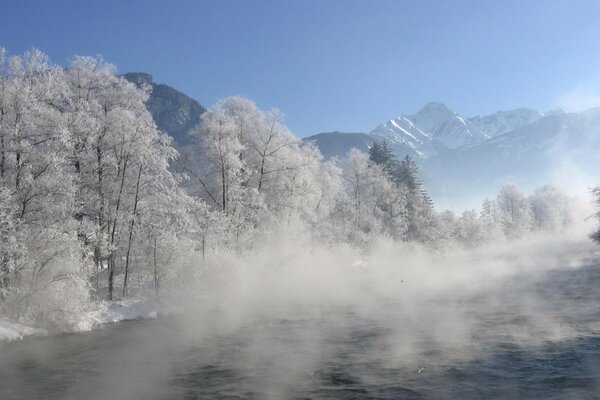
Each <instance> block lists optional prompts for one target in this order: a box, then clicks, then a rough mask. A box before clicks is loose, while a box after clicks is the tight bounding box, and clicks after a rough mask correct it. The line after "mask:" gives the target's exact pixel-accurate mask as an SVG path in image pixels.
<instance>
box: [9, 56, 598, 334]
mask: <svg viewBox="0 0 600 400" xmlns="http://www.w3.org/2000/svg"><path fill="white" fill-rule="evenodd" d="M148 96H149V88H148V87H143V86H142V87H141V88H140V87H136V85H134V84H133V83H131V82H128V81H127V80H125V79H124V78H122V77H121V76H119V75H118V74H117V72H116V68H115V66H113V65H111V64H109V63H106V62H104V61H103V60H102V59H101V58H99V57H84V56H76V57H73V58H72V59H71V60H70V61H69V63H68V65H67V66H66V67H61V66H58V65H54V64H52V63H51V62H50V60H49V59H48V57H47V56H46V55H45V54H44V53H42V52H41V51H39V50H35V49H34V50H31V51H29V52H26V53H25V54H23V55H21V56H11V57H8V56H7V55H6V52H5V51H4V50H0V314H3V315H5V316H6V317H8V318H9V319H11V320H13V321H19V322H23V323H27V324H32V325H36V326H44V327H48V328H50V329H57V330H78V329H84V328H85V326H86V325H85V324H86V321H85V315H86V313H87V312H88V311H89V310H90V309H93V308H94V307H96V306H97V305H98V304H100V303H104V302H107V301H115V300H119V299H123V298H131V297H143V296H149V297H151V298H153V299H155V301H156V302H159V301H161V300H162V296H163V295H164V294H165V293H171V294H173V293H175V294H179V293H184V292H185V291H191V290H193V289H192V288H197V286H195V285H194V284H193V282H196V281H198V280H202V279H203V271H205V270H206V269H207V268H218V265H219V264H220V263H221V262H223V260H226V259H227V258H228V257H230V256H231V255H238V256H241V257H243V255H244V254H251V253H252V252H253V251H255V250H256V249H257V248H260V249H264V248H268V245H269V240H270V238H272V237H273V236H274V235H276V236H279V237H286V238H290V239H291V240H293V239H294V238H300V237H302V238H308V243H310V248H309V249H307V251H311V249H316V248H322V247H325V248H327V247H328V246H335V245H338V244H344V245H348V246H352V247H354V248H357V249H367V248H368V247H369V246H370V245H372V244H373V243H374V242H376V241H377V240H379V239H381V238H385V239H386V240H389V241H391V242H393V243H397V244H398V245H399V246H400V245H401V244H406V243H409V244H415V245H417V246H422V247H423V248H425V249H428V251H431V252H434V253H435V252H442V251H444V249H447V248H474V247H478V246H482V245H485V244H487V243H493V242H499V241H500V242H511V241H516V240H520V239H522V238H524V237H527V236H530V235H535V234H537V233H538V232H543V233H545V234H551V235H552V234H559V233H561V232H563V231H564V230H565V229H567V228H568V227H569V225H570V224H571V222H572V220H573V218H572V209H573V204H572V203H573V199H572V198H571V197H569V196H567V195H566V194H565V193H563V192H562V191H561V190H560V189H558V188H556V187H554V186H551V185H546V186H543V187H541V188H539V189H537V190H536V191H535V192H533V193H531V194H529V195H528V194H525V193H523V192H522V191H521V190H520V189H519V188H518V187H516V186H514V185H510V184H509V185H505V186H503V187H502V188H501V190H500V191H499V193H497V195H494V194H490V197H489V198H488V199H486V200H485V201H484V202H483V204H482V205H481V209H480V210H467V211H464V212H462V213H461V214H459V215H457V214H456V213H455V212H453V211H449V210H437V209H436V208H435V206H434V204H433V201H432V200H431V198H430V197H429V196H428V194H427V190H426V187H425V185H424V183H423V179H422V177H421V174H420V171H419V168H418V165H417V163H416V162H415V160H413V159H411V158H410V157H409V156H406V157H404V158H401V159H398V158H397V157H396V156H395V155H394V154H393V153H392V152H391V150H390V147H389V146H388V144H387V143H385V142H381V143H376V144H374V145H373V146H372V147H371V148H370V150H369V153H368V154H366V153H363V152H360V151H358V150H356V149H353V150H351V151H350V152H349V153H348V154H347V155H346V156H345V157H344V158H341V159H338V158H334V159H332V160H325V159H324V158H323V156H322V155H321V154H320V152H319V150H318V149H317V148H316V146H314V145H313V144H312V143H310V142H303V141H302V140H301V139H300V138H298V137H296V136H295V135H294V134H293V133H292V132H291V131H290V130H289V129H288V128H287V127H286V126H285V125H284V116H283V113H282V112H281V111H279V110H277V109H272V110H261V109H260V108H259V107H257V105H256V104H255V103H254V102H253V101H252V100H250V99H248V98H245V97H241V96H233V97H226V98H223V99H221V100H219V101H218V102H217V103H216V104H215V105H214V106H213V107H211V108H209V109H208V110H207V111H206V112H205V113H204V114H203V115H202V118H201V121H200V123H199V125H198V126H197V127H196V128H195V129H194V130H193V131H192V138H191V141H192V143H193V144H192V145H190V146H188V147H186V148H185V149H184V150H182V151H178V150H177V149H176V148H175V147H174V146H173V145H172V143H171V138H170V137H169V136H167V135H166V134H165V133H163V132H160V131H159V130H158V129H157V127H156V125H155V123H154V121H153V119H152V116H151V114H150V113H149V111H148V110H147V109H146V106H145V101H146V100H147V99H148ZM596 237H597V236H596Z"/></svg>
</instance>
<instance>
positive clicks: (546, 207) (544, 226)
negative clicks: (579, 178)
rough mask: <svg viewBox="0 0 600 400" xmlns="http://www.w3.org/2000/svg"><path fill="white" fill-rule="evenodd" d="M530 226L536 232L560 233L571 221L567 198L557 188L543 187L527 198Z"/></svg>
mask: <svg viewBox="0 0 600 400" xmlns="http://www.w3.org/2000/svg"><path fill="white" fill-rule="evenodd" d="M529 204H530V207H531V216H532V225H533V228H534V229H536V230H542V231H548V232H555V233H557V232H560V231H562V230H563V229H564V228H565V227H566V226H567V225H568V224H569V222H570V221H571V217H570V210H569V198H568V197H567V195H565V194H564V193H563V192H562V191H560V190H559V189H558V188H557V187H555V186H552V185H545V186H543V187H541V188H539V189H537V190H536V191H535V192H534V193H533V194H532V195H531V196H529Z"/></svg>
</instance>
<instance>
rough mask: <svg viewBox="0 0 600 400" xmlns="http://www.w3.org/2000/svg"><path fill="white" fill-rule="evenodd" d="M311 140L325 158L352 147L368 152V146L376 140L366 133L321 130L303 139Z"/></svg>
mask: <svg viewBox="0 0 600 400" xmlns="http://www.w3.org/2000/svg"><path fill="white" fill-rule="evenodd" d="M303 140H304V141H307V142H308V141H310V142H313V143H314V144H315V145H316V146H317V147H318V148H319V150H320V151H321V154H323V156H324V157H325V158H332V157H335V156H343V155H345V154H347V153H348V152H349V151H350V150H351V149H352V148H353V147H356V148H357V149H358V150H361V151H363V152H365V153H366V152H368V151H369V147H371V145H372V144H373V142H374V141H375V140H376V138H374V137H373V136H371V135H367V134H366V133H346V132H337V131H336V132H323V133H318V134H316V135H313V136H309V137H306V138H304V139H303Z"/></svg>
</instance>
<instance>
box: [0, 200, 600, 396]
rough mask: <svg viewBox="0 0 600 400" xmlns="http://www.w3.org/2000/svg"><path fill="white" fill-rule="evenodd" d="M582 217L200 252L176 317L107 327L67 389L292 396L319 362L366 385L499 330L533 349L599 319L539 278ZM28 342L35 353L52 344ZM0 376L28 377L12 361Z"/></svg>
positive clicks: (277, 237) (478, 350)
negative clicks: (559, 225)
mask: <svg viewBox="0 0 600 400" xmlns="http://www.w3.org/2000/svg"><path fill="white" fill-rule="evenodd" d="M586 212H587V210H585V211H583V213H586ZM574 219H576V220H577V221H581V220H582V218H581V215H575V216H574ZM590 229H591V227H590V226H582V225H578V226H577V227H576V228H574V229H572V230H571V231H570V232H567V233H565V234H563V235H560V236H535V237H530V238H528V239H526V240H522V241H510V242H507V241H502V242H496V243H492V244H489V245H486V246H483V247H479V248H476V249H462V248H447V249H444V250H435V251H434V250H431V249H428V248H425V247H421V246H417V245H414V244H407V243H397V242H393V241H390V240H386V239H380V240H377V241H375V242H374V243H372V245H370V246H369V247H368V248H366V249H358V248H353V247H351V246H349V245H341V244H340V245H322V244H320V243H317V242H316V241H314V240H311V239H310V237H309V236H306V235H303V234H301V233H298V232H297V233H295V234H294V235H291V234H289V233H288V234H283V233H281V232H279V234H273V235H272V236H270V237H265V238H264V242H263V245H262V246H259V247H258V249H255V250H253V251H251V252H246V253H244V254H242V255H234V254H229V253H220V254H216V253H215V254H209V256H208V258H207V259H206V260H205V261H204V262H203V261H200V260H198V261H195V262H194V263H193V268H195V269H194V270H193V271H192V273H193V275H195V279H196V280H197V284H195V285H194V287H193V289H189V288H188V289H186V290H184V289H180V290H178V291H177V293H176V294H177V296H180V295H181V294H182V293H185V294H186V296H189V297H188V298H186V302H187V303H188V306H187V307H186V310H185V315H184V317H177V318H165V319H164V320H159V321H156V322H154V323H152V325H149V327H148V329H137V330H135V329H132V330H131V331H129V330H127V331H125V332H121V333H120V337H119V338H115V339H114V342H112V341H111V339H112V338H111V337H110V336H109V337H106V338H105V339H106V341H107V342H106V346H104V348H105V350H103V352H102V354H101V355H96V358H98V359H99V360H100V361H99V362H96V363H95V364H94V365H93V366H92V367H90V368H92V372H91V373H90V375H89V376H88V377H86V378H85V379H80V380H78V381H77V382H72V383H71V384H70V385H69V388H68V389H67V390H66V394H64V397H65V398H81V397H82V396H86V398H88V399H96V398H97V399H104V398H120V399H134V398H136V399H137V398H176V397H177V396H175V397H173V396H174V395H173V392H172V391H171V390H172V389H165V388H172V387H173V386H174V385H175V386H177V385H179V384H181V382H183V381H182V380H185V379H188V378H189V377H190V376H192V377H195V378H194V379H200V377H204V376H212V375H211V374H212V373H214V380H216V381H213V382H212V383H211V385H212V386H211V385H208V384H207V385H205V386H206V388H205V389H206V390H208V392H204V394H206V395H207V396H208V397H210V396H211V393H212V396H215V397H219V396H222V395H224V394H226V393H230V394H231V395H237V396H241V397H256V398H273V399H276V398H289V397H291V396H292V394H293V393H305V392H309V391H310V390H311V388H312V387H314V386H315V385H317V386H318V385H319V382H320V381H321V380H322V374H323V371H324V370H325V369H326V367H325V366H328V365H329V366H332V365H338V366H340V368H346V369H347V370H349V371H351V372H352V373H354V374H355V375H356V376H360V379H361V380H362V382H364V383H365V384H370V385H374V386H377V385H381V384H382V383H381V382H382V379H384V378H383V376H384V375H385V374H386V373H388V372H386V371H394V372H393V374H396V375H393V376H395V377H396V376H397V377H396V378H393V379H409V380H410V379H417V378H414V377H419V376H421V375H422V374H426V373H428V372H429V371H432V370H435V369H436V368H440V366H443V365H448V364H450V363H454V362H464V361H468V360H470V359H473V358H475V357H486V355H487V354H488V353H490V352H491V351H493V348H494V346H498V344H499V343H510V344H511V346H516V347H518V348H536V347H538V346H541V345H544V344H547V343H549V342H561V341H565V340H570V339H573V338H576V337H578V336H579V335H587V334H590V333H599V332H600V325H599V322H598V321H597V320H590V319H585V318H582V319H577V315H578V313H585V312H586V311H589V309H591V308H593V307H596V306H597V304H595V303H594V302H586V301H581V302H578V303H577V304H574V303H573V302H570V301H564V299H562V298H560V296H559V297H556V296H554V291H555V289H556V288H554V287H552V286H551V285H552V280H548V279H547V276H548V274H552V273H553V271H561V272H564V271H565V269H571V268H572V269H576V268H578V267H581V266H586V265H591V264H592V263H593V260H594V257H596V255H597V251H596V249H595V247H594V245H593V244H592V243H591V241H589V239H587V237H586V234H587V232H589V231H590ZM190 281H191V280H190ZM563 289H564V288H563ZM558 292H559V290H556V293H558ZM82 336H83V337H85V335H82ZM56 340H59V339H56ZM82 340H85V339H82ZM29 351H31V357H32V358H33V359H36V358H37V359H38V362H40V360H51V359H52V358H53V357H55V356H56V355H57V354H56V351H57V350H55V351H53V350H52V349H48V348H47V347H46V346H44V345H43V346H42V347H41V348H39V349H38V348H35V347H32V348H30V350H29ZM199 365H201V366H200V367H199ZM327 368H329V367H327ZM332 368H334V367H332ZM335 368H337V367H335ZM6 371H7V370H5V372H4V374H8V373H7V372H6ZM214 371H217V372H214ZM399 371H400V372H399ZM400 376H402V378H399V377H400ZM184 377H185V378H184ZM3 378H10V379H11V381H12V382H13V383H12V385H15V387H19V386H22V385H24V384H26V382H19V379H20V378H19V374H18V373H17V372H16V371H14V373H12V374H10V375H5V376H3ZM202 379H204V378H202ZM386 379H387V378H386ZM174 382H175V383H174ZM213 387H215V388H217V389H214V390H215V392H210V390H213V389H210V388H213ZM209 389H210V390H209ZM182 396H183V394H182ZM34 397H35V396H33V397H32V398H34Z"/></svg>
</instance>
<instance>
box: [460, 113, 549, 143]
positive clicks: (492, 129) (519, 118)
mask: <svg viewBox="0 0 600 400" xmlns="http://www.w3.org/2000/svg"><path fill="white" fill-rule="evenodd" d="M550 114H560V112H559V111H555V112H551V113H546V115H550ZM543 116H544V114H542V113H541V112H539V111H537V110H532V109H530V108H518V109H516V110H510V111H498V112H495V113H494V114H491V115H486V116H483V117H480V116H476V117H473V118H469V119H467V120H466V123H467V127H468V128H469V130H470V131H471V132H473V133H474V134H477V135H482V136H483V137H485V138H486V139H489V138H493V137H494V136H498V135H501V134H503V133H506V132H510V131H512V130H514V129H517V128H519V127H521V126H525V125H528V124H531V123H533V122H535V121H537V120H538V119H540V118H542V117H543Z"/></svg>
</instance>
